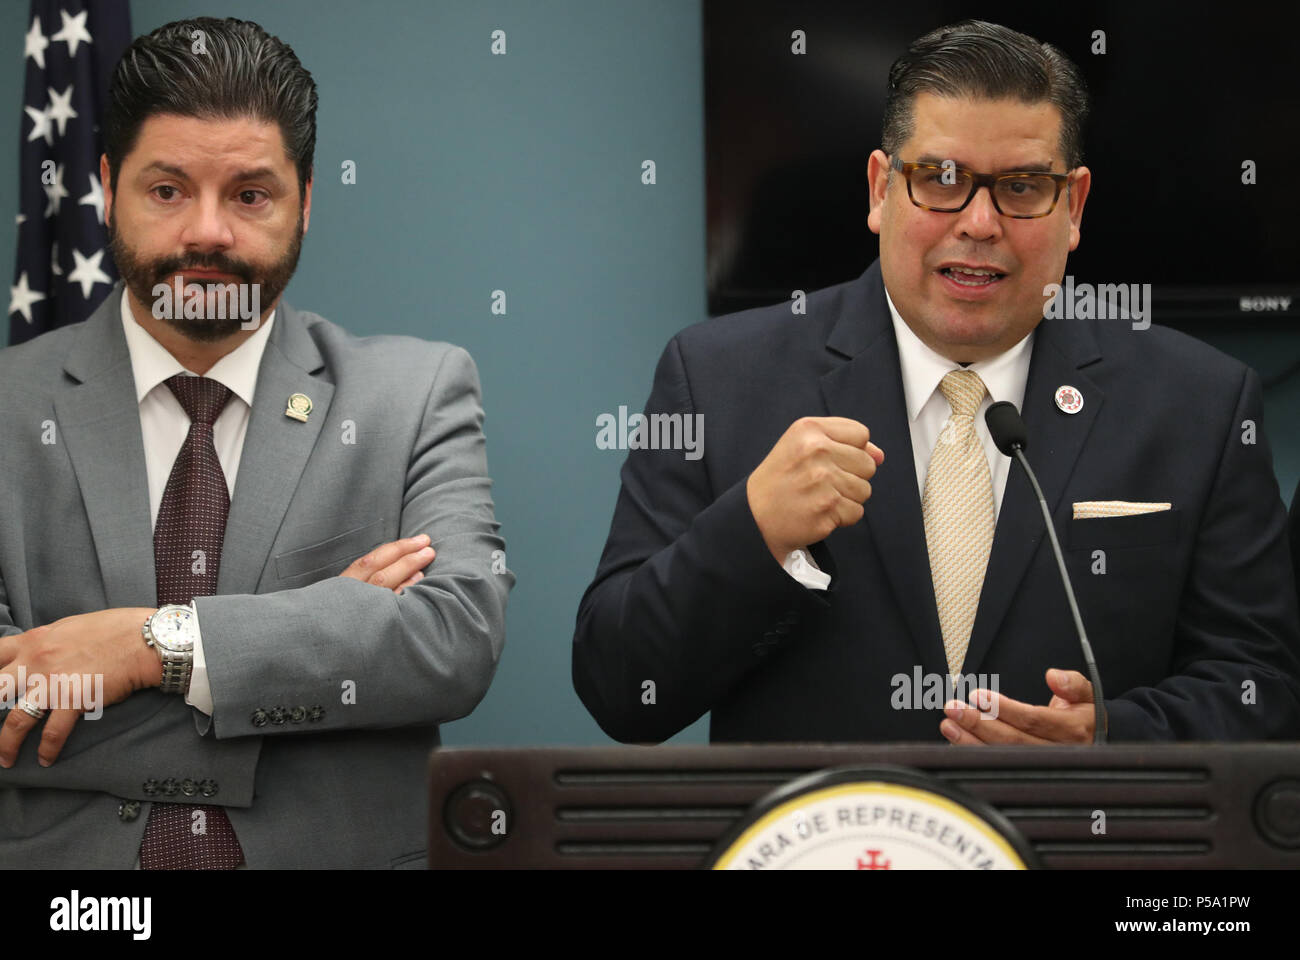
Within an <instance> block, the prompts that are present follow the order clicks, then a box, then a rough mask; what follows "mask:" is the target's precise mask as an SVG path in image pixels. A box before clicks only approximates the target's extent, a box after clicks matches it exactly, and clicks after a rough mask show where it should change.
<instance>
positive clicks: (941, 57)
mask: <svg viewBox="0 0 1300 960" xmlns="http://www.w3.org/2000/svg"><path fill="white" fill-rule="evenodd" d="M918 93H932V94H935V95H937V96H941V97H973V98H979V99H986V100H1000V99H1012V100H1020V101H1021V102H1023V103H1042V102H1043V101H1047V102H1048V103H1051V104H1052V105H1053V106H1054V107H1056V109H1057V110H1058V111H1059V112H1060V114H1061V143H1060V148H1061V153H1062V155H1063V157H1064V160H1065V166H1066V169H1072V168H1074V167H1077V166H1079V165H1080V164H1081V163H1083V123H1084V120H1086V119H1087V116H1088V88H1087V86H1086V85H1085V84H1084V82H1083V76H1082V75H1081V74H1080V73H1079V68H1078V67H1076V66H1075V65H1074V63H1073V62H1071V61H1070V59H1069V58H1068V57H1067V56H1066V55H1065V54H1063V53H1062V52H1061V51H1060V50H1058V49H1057V48H1056V47H1054V46H1052V45H1051V44H1050V43H1041V42H1039V41H1038V40H1035V39H1034V38H1033V37H1030V36H1026V35H1025V34H1023V33H1019V32H1017V31H1015V30H1012V29H1010V28H1008V27H1003V26H1000V25H998V24H996V23H986V22H984V21H983V20H963V21H962V22H961V23H954V24H951V25H949V26H946V27H940V28H939V29H938V30H932V31H930V32H929V33H927V34H926V35H925V36H923V37H921V38H920V39H919V40H917V41H915V42H914V43H913V44H912V45H911V46H910V47H908V48H907V52H906V53H905V54H903V55H902V56H901V57H899V58H898V59H897V60H895V61H894V65H893V66H891V67H890V68H889V92H888V94H887V95H886V98H885V123H884V132H883V134H882V137H881V148H882V149H883V150H884V151H885V153H887V154H889V155H890V156H891V157H893V156H894V154H895V153H896V151H897V150H898V149H899V148H900V147H901V146H902V145H903V144H904V143H906V142H907V139H908V138H909V137H910V136H911V135H912V131H913V126H914V123H915V115H914V108H915V104H916V95H917V94H918Z"/></svg>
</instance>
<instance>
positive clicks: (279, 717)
mask: <svg viewBox="0 0 1300 960" xmlns="http://www.w3.org/2000/svg"><path fill="white" fill-rule="evenodd" d="M284 719H285V714H284V707H272V708H271V722H272V723H274V724H276V725H277V726H279V725H280V724H282V723H284Z"/></svg>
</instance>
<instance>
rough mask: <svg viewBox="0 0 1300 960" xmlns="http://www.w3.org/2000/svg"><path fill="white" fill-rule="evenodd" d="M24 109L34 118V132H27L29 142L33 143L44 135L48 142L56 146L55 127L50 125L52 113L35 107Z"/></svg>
mask: <svg viewBox="0 0 1300 960" xmlns="http://www.w3.org/2000/svg"><path fill="white" fill-rule="evenodd" d="M23 109H24V110H26V111H27V116H29V117H31V118H32V132H31V133H29V134H27V142H28V143H31V142H32V141H33V140H36V139H39V138H40V137H44V138H45V142H46V143H47V144H49V145H50V146H51V147H52V146H54V128H53V127H51V126H50V115H49V114H48V113H46V112H45V111H44V110H37V109H36V108H35V107H23Z"/></svg>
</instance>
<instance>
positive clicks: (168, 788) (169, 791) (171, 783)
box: [162, 777, 180, 797]
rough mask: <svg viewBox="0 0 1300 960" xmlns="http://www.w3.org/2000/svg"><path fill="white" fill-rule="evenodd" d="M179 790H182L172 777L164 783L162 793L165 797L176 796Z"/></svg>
mask: <svg viewBox="0 0 1300 960" xmlns="http://www.w3.org/2000/svg"><path fill="white" fill-rule="evenodd" d="M179 789H180V784H178V783H177V782H176V781H175V780H173V779H172V778H171V777H168V778H167V779H166V780H164V781H163V782H162V792H163V796H164V797H174V796H176V791H177V790H179Z"/></svg>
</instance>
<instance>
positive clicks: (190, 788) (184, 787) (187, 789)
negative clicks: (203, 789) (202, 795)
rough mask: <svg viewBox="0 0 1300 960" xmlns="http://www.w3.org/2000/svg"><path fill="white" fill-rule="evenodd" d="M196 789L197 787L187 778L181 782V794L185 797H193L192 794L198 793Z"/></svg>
mask: <svg viewBox="0 0 1300 960" xmlns="http://www.w3.org/2000/svg"><path fill="white" fill-rule="evenodd" d="M198 789H199V785H198V784H197V783H195V782H194V781H193V780H191V779H190V778H189V777H186V778H185V779H184V780H182V781H181V793H183V794H185V796H187V797H192V796H194V794H195V793H197V792H198Z"/></svg>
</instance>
